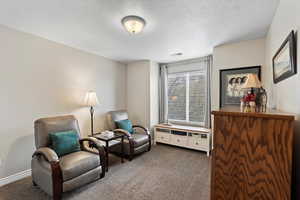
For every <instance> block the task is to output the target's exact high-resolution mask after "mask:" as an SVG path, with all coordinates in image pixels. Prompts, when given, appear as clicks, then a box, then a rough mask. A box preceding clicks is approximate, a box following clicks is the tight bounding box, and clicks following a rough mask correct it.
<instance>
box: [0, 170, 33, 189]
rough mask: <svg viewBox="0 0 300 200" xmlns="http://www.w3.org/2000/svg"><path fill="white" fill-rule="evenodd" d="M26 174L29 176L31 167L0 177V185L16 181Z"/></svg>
mask: <svg viewBox="0 0 300 200" xmlns="http://www.w3.org/2000/svg"><path fill="white" fill-rule="evenodd" d="M27 176H31V169H27V170H25V171H22V172H19V173H16V174H13V175H10V176H8V177H5V178H1V179H0V187H1V186H4V185H6V184H9V183H12V182H15V181H18V180H20V179H22V178H25V177H27Z"/></svg>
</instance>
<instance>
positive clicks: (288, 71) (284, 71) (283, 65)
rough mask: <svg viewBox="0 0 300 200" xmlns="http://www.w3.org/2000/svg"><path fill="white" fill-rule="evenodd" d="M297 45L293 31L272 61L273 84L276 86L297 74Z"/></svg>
mask: <svg viewBox="0 0 300 200" xmlns="http://www.w3.org/2000/svg"><path fill="white" fill-rule="evenodd" d="M296 48H297V44H296V38H295V33H294V31H292V32H291V33H290V34H289V35H288V37H287V38H286V39H285V40H284V42H283V43H282V45H281V46H280V48H279V49H278V51H277V52H276V54H275V55H274V57H273V59H272V65H273V82H274V83H275V84H276V83H278V82H280V81H283V80H285V79H287V78H289V77H291V76H293V75H294V74H296V73H297V59H296V56H297V50H296Z"/></svg>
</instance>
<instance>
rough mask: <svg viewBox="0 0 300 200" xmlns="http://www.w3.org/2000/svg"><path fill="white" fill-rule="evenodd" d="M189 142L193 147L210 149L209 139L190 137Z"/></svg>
mask: <svg viewBox="0 0 300 200" xmlns="http://www.w3.org/2000/svg"><path fill="white" fill-rule="evenodd" d="M188 144H189V147H190V148H192V149H198V150H205V151H206V150H208V149H209V144H208V139H205V140H203V139H201V138H195V137H189V139H188Z"/></svg>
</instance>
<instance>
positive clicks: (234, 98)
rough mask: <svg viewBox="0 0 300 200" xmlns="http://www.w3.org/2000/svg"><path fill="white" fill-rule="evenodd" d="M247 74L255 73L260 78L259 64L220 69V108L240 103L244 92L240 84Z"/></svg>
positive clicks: (243, 81)
mask: <svg viewBox="0 0 300 200" xmlns="http://www.w3.org/2000/svg"><path fill="white" fill-rule="evenodd" d="M248 74H256V75H257V76H258V78H259V79H260V75H261V66H253V67H241V68H232V69H223V70H220V108H221V107H224V106H233V105H240V100H241V98H242V97H243V96H244V94H245V90H244V89H242V86H243V84H244V83H245V82H246V80H247V76H248Z"/></svg>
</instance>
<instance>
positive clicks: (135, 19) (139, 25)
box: [121, 15, 146, 34]
mask: <svg viewBox="0 0 300 200" xmlns="http://www.w3.org/2000/svg"><path fill="white" fill-rule="evenodd" d="M121 22H122V24H123V26H124V28H125V29H126V30H127V31H128V32H129V33H131V34H138V33H140V32H141V31H142V30H143V28H144V27H145V25H146V21H145V20H144V19H143V18H141V17H139V16H135V15H129V16H126V17H124V18H123V19H122V21H121Z"/></svg>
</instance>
